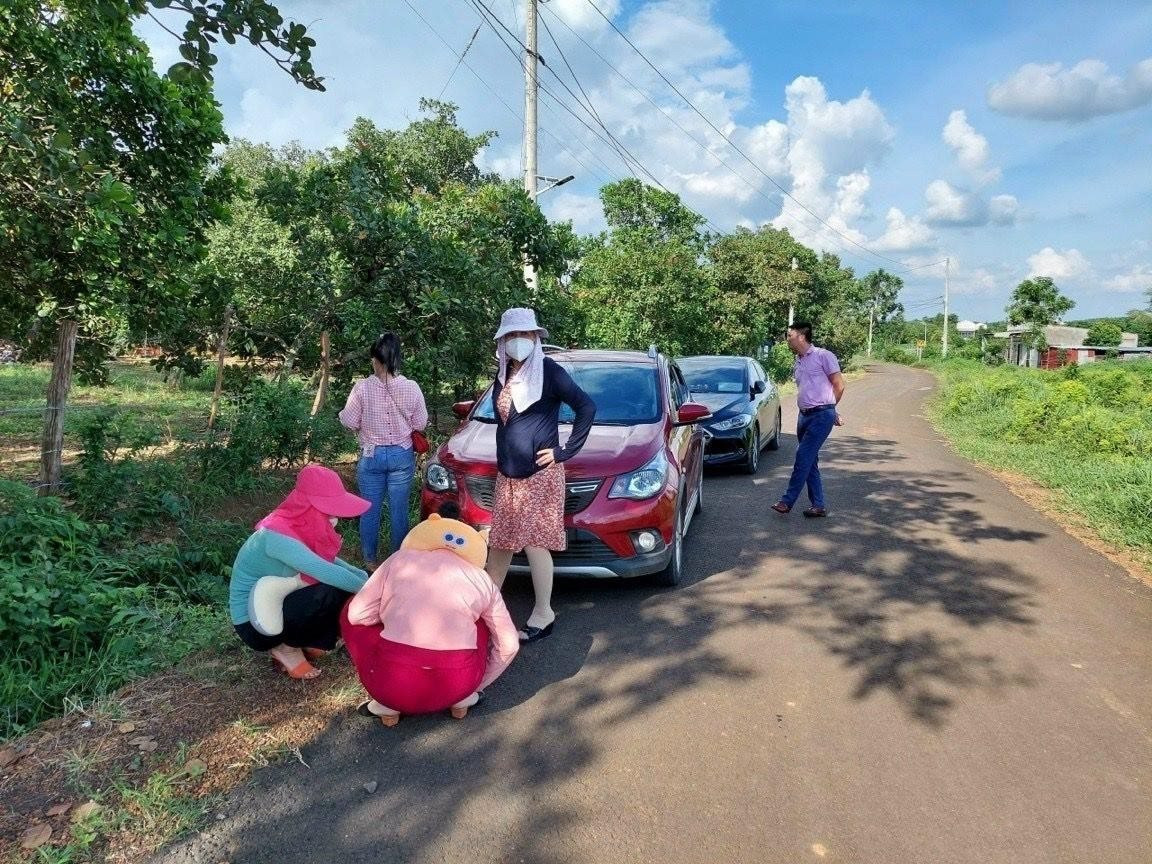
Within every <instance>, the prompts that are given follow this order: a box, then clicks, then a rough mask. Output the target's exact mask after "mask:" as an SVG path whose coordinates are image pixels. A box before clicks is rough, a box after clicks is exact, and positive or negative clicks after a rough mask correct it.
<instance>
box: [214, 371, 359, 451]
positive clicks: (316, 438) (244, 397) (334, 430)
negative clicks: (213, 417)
mask: <svg viewBox="0 0 1152 864" xmlns="http://www.w3.org/2000/svg"><path fill="white" fill-rule="evenodd" d="M312 399H313V397H312V394H311V393H310V392H309V391H308V389H307V386H306V385H305V384H304V382H302V381H299V380H294V379H287V380H282V381H273V382H267V381H264V380H261V379H254V380H253V381H252V385H251V387H250V389H249V390H248V391H247V392H245V393H243V394H241V395H240V397H239V399H238V401H237V413H236V424H235V426H234V427H233V428H232V434H231V436H230V438H229V441H228V450H229V451H230V452H231V453H232V454H233V456H234V457H235V458H236V460H237V462H238V464H239V465H243V466H245V467H246V468H247V470H250V471H251V470H255V469H257V468H259V467H260V466H261V465H262V464H264V463H271V464H272V465H274V466H279V467H284V466H291V465H297V464H299V463H301V462H303V461H304V457H305V454H306V453H307V452H308V451H309V448H311V453H312V456H313V458H316V459H319V460H325V459H330V458H331V457H332V456H334V455H336V454H338V453H341V452H344V451H346V450H347V449H348V444H349V441H350V440H351V439H350V438H349V436H348V434H347V433H346V432H345V430H344V428H343V427H342V426H341V425H340V422H339V420H338V419H337V417H336V415H335V413H334V412H332V411H324V412H320V413H319V414H317V415H316V416H315V417H312V416H311V412H312Z"/></svg>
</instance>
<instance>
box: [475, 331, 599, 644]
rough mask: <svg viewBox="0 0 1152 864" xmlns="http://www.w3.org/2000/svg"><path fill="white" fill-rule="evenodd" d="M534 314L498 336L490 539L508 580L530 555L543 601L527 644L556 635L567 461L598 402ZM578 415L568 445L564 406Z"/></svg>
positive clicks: (493, 558) (491, 564)
mask: <svg viewBox="0 0 1152 864" xmlns="http://www.w3.org/2000/svg"><path fill="white" fill-rule="evenodd" d="M547 335H548V331H547V330H545V329H544V328H543V327H541V326H540V325H539V324H537V323H536V313H535V312H534V311H533V310H531V309H509V310H507V311H506V312H505V313H504V315H503V317H502V318H501V319H500V327H499V329H498V330H497V331H496V336H495V339H496V358H497V362H498V370H497V372H496V381H495V383H494V384H493V386H492V402H493V404H494V405H495V406H496V465H497V469H498V473H497V475H496V491H495V501H494V503H493V508H492V532H491V534H490V535H489V537H488V566H487V570H488V575H489V576H491V577H492V580H493V581H494V582H495V583H496V584H497V585H502V584H503V583H504V577H505V575H507V573H508V565H509V564H510V563H511V561H512V556H513V555H514V554H515V553H516V552H519V551H520V550H521V549H523V550H524V554H525V556H526V557H527V558H528V565H529V567H530V568H531V570H532V590H533V592H534V593H535V597H536V602H535V605H534V606H533V608H532V614H531V615H529V616H528V621H527V623H526V625H525V626H524V627H523V628H522V629H521V630H520V641H521V642H535V641H536V640H537V639H543V638H544V637H545V636H548V635H550V634H551V633H552V625H553V622H554V621H555V619H556V613H555V612H554V611H553V610H552V579H553V569H552V552H554V551H555V552H561V551H563V550H564V549H566V548H567V539H566V537H565V534H564V493H565V488H564V463H565V462H566V461H567V460H569V459H571V458H572V457H573V456H575V455H576V454H577V453H579V452H580V448H581V447H583V446H584V442H585V440H587V438H588V432H589V430H591V428H592V420H593V419H594V418H595V416H596V405H595V404H594V403H593V402H592V399H591V398H590V397H589V396H588V394H587V393H585V392H584V391H583V390H581V389H580V387H579V386H577V384H576V382H575V381H573V380H572V378H571V376H570V375H569V374H568V373H567V372H566V371H565V370H564V368H563V367H562V366H560V364H559V363H557V362H556V361H555V360H553V359H551V358H550V357H546V356H544V348H543V346H542V345H541V343H540V339H541V337H547ZM561 405H567V406H569V407H570V408H571V409H572V411H573V413H574V415H575V416H574V418H573V420H572V434H571V435H569V436H568V440H567V441H566V442H565V444H564V446H563V447H561V446H560V424H559V420H560V406H561Z"/></svg>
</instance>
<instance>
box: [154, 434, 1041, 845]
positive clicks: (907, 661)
mask: <svg viewBox="0 0 1152 864" xmlns="http://www.w3.org/2000/svg"><path fill="white" fill-rule="evenodd" d="M793 447H794V440H793V439H791V438H785V440H784V445H783V446H782V448H781V450H780V451H779V453H776V454H773V456H772V458H771V459H769V460H767V462H768V464H767V465H766V466H765V467H764V468H763V469H762V471H761V473H760V474H759V475H758V476H755V477H747V476H743V475H736V474H727V473H718V474H716V475H711V476H710V477H709V479H708V481H707V482H708V483H709V484H710V487H711V488H710V490H709V495H708V502H709V504H708V506H707V507H706V509H705V512H704V513H703V514H702V515H701V516H700V517H699V518H698V519H697V520H696V521H695V522H694V524H693V526H692V530H691V532H690V535H689V542H688V544H687V546H686V570H687V574H688V578H687V579H686V582H685V584H684V585H683V586H681V587H680V588H678V589H674V590H662V589H657V588H653V587H651V586H648V585H644V584H640V583H601V582H596V583H582V582H577V583H568V584H562V585H561V586H560V587H559V589H558V592H557V595H556V604H557V608H558V613H559V618H558V623H557V630H556V634H555V635H554V636H552V637H550V638H549V639H546V640H543V641H541V642H539V643H536V644H533V645H530V646H526V647H525V648H524V650H523V651H522V653H521V656H520V657H519V658H518V659H517V661H516V662H515V663H514V665H513V667H512V668H511V669H510V670H509V672H508V673H507V674H506V676H505V677H504V678H502V679H501V680H500V681H498V682H497V683H496V684H495V685H494V687H493V688H492V690H491V693H490V699H489V701H488V702H487V703H486V704H484V705H482V706H480V707H479V708H477V709H475V710H474V711H473V712H472V713H471V714H470V715H469V717H468V718H466V719H465V720H464V721H460V722H454V721H451V720H449V719H447V717H446V716H444V715H435V716H430V717H411V718H404V719H403V720H402V721H401V723H400V725H399V726H397V727H395V728H394V729H391V730H384V729H382V728H380V727H379V726H377V725H374V724H371V723H369V722H368V721H365V720H363V719H361V718H356V717H354V716H352V715H351V714H349V715H348V716H345V717H341V718H337V719H335V720H334V721H333V723H332V725H331V726H330V727H329V729H328V730H327V731H326V732H325V733H324V734H323V735H322V736H321V738H320V739H319V740H317V741H316V742H315V743H314V744H313V745H312V746H311V747H309V748H307V749H306V751H305V752H304V754H303V756H304V760H305V761H306V762H307V763H308V764H309V766H310V767H308V768H305V767H303V766H302V765H300V764H297V763H295V762H287V763H283V764H280V765H276V766H272V767H271V768H269V769H266V770H265V771H262V772H260V774H259V775H258V779H257V781H256V782H255V783H253V784H251V785H250V786H249V787H247V788H246V789H244V790H241V791H240V792H238V793H237V794H236V795H234V796H233V798H232V799H231V800H230V801H229V802H228V803H227V804H226V805H225V808H224V811H225V814H226V818H225V819H223V820H222V821H221V822H220V823H219V824H218V825H216V826H213V828H212V830H210V831H208V832H206V833H205V834H203V835H201V836H200V837H197V838H193V839H191V840H189V841H186V842H185V843H183V844H180V845H178V846H176V847H174V848H172V849H170V850H168V852H167V853H166V854H165V855H163V856H162V857H161V859H160V860H163V861H165V862H177V861H197V862H200V861H204V862H209V861H219V860H234V861H237V862H245V864H256V862H274V861H275V862H283V864H290V862H296V861H300V862H304V861H313V860H317V854H316V850H317V849H322V850H323V853H324V854H323V855H322V856H320V857H323V858H327V859H330V860H339V861H341V862H342V864H352V862H358V861H365V862H367V861H372V862H376V864H380V862H393V861H395V862H415V861H433V860H436V861H440V860H443V861H456V860H466V859H468V856H469V850H465V849H462V848H461V847H460V846H459V839H458V837H459V836H462V835H461V833H460V832H472V834H471V835H470V836H472V837H473V838H474V841H475V844H476V848H477V849H479V848H484V849H486V850H490V849H491V848H493V847H499V848H500V849H502V850H503V852H502V854H501V855H500V856H499V860H508V861H528V862H531V861H541V860H546V859H547V858H548V855H549V850H550V849H551V850H553V851H554V848H555V847H554V843H555V838H556V837H557V836H559V835H561V834H563V833H564V832H565V830H566V829H567V828H568V826H570V825H571V824H573V823H575V822H577V821H578V820H580V819H581V818H583V817H582V815H581V806H580V803H579V802H568V803H561V801H562V799H561V798H560V796H555V795H550V794H548V793H549V791H550V785H551V784H554V783H556V782H557V781H558V779H570V778H574V777H579V776H580V775H581V774H582V773H585V772H588V771H591V770H594V769H595V768H596V766H597V763H598V761H599V760H600V758H601V750H602V748H601V746H600V744H599V743H598V734H597V731H598V730H599V729H602V728H609V727H612V726H615V725H617V724H630V723H643V722H645V721H646V720H648V719H649V718H651V719H652V721H653V722H654V724H655V723H657V722H658V719H659V713H660V711H661V710H662V709H664V708H665V707H666V706H668V705H669V704H670V703H671V702H673V701H674V700H676V699H679V698H685V697H687V698H691V697H692V695H693V694H694V693H695V692H697V691H698V690H699V689H700V687H701V685H706V684H712V685H714V684H715V683H716V682H724V683H725V684H726V686H731V687H732V688H741V687H749V686H752V685H754V683H755V680H756V679H757V678H758V677H760V675H761V668H760V663H759V662H758V658H757V657H756V656H755V655H749V654H744V653H741V652H734V651H733V650H732V647H731V641H730V640H731V638H733V637H735V638H740V637H741V636H742V634H746V635H747V636H748V638H752V637H753V636H755V638H757V639H765V638H768V639H771V638H772V634H778V638H779V639H780V640H789V641H794V640H796V639H797V638H803V639H805V640H811V642H812V643H813V644H815V645H817V646H820V647H821V648H822V649H823V650H824V652H826V654H827V655H828V656H830V657H832V658H834V659H835V660H836V661H838V665H839V667H840V668H841V669H842V670H843V671H844V673H845V674H844V675H843V676H841V677H840V678H834V679H830V680H829V681H827V682H822V683H823V684H824V686H825V687H831V688H835V687H839V686H842V687H843V695H844V696H845V698H848V699H852V700H861V701H862V700H867V699H872V698H876V697H879V696H885V697H887V698H888V699H890V700H891V701H892V703H893V704H894V706H895V707H896V708H897V709H898V710H899V711H900V712H902V713H903V714H904V716H906V717H907V718H908V719H909V720H910V721H911V722H913V723H916V724H922V725H924V726H926V727H929V728H933V729H942V728H944V727H945V726H946V725H947V723H948V721H949V717H950V714H951V713H952V712H953V710H954V709H955V706H956V704H957V702H958V700H959V698H960V697H961V695H962V694H963V693H965V692H966V691H981V692H988V693H996V692H1000V691H1003V690H1005V689H1007V688H1010V687H1019V686H1029V685H1030V684H1032V683H1033V680H1034V675H1033V674H1032V673H1031V672H1030V671H1029V670H1028V669H1026V668H1023V667H1021V666H1020V665H1019V661H1017V660H1015V659H1013V658H1011V657H1009V656H1006V652H1004V651H1000V652H999V653H998V649H997V646H998V645H1000V644H1001V643H1002V641H1003V639H1004V638H1005V636H1006V635H1018V634H1027V632H1028V631H1029V630H1030V628H1032V627H1033V626H1034V617H1033V616H1034V611H1035V608H1036V605H1037V600H1036V597H1035V594H1036V586H1035V585H1034V583H1033V580H1032V579H1031V578H1030V577H1029V576H1027V575H1026V574H1025V573H1023V572H1021V571H1020V570H1019V569H1017V568H1016V567H1014V566H1013V565H1012V564H1010V563H1006V560H1005V559H1004V556H1002V555H1001V556H999V557H998V556H997V554H996V552H997V551H998V550H1001V549H1002V547H1003V544H1010V545H1012V546H1015V545H1017V544H1018V545H1019V546H1020V547H1021V548H1027V546H1028V545H1029V544H1032V543H1034V542H1035V541H1036V540H1038V539H1039V538H1040V537H1042V536H1043V535H1042V534H1041V533H1039V532H1035V531H1021V530H1018V529H1015V528H1012V527H1010V526H1007V525H998V524H993V523H991V522H989V521H988V520H987V518H986V517H985V516H984V512H983V510H982V508H981V505H980V501H979V499H978V497H977V494H976V492H975V491H973V490H972V487H971V486H970V485H969V484H968V483H967V482H966V481H967V479H968V478H967V477H966V476H965V475H964V474H962V473H961V472H959V471H956V472H954V473H943V474H941V473H939V472H937V473H936V474H935V475H934V478H933V479H931V480H926V479H924V478H923V477H920V476H915V477H913V476H912V474H911V472H910V471H905V470H903V468H902V465H901V463H902V460H903V457H902V455H901V453H900V452H899V449H898V447H897V445H896V443H895V442H892V441H884V440H875V439H871V440H869V439H864V438H857V437H853V436H843V437H840V438H837V439H835V440H834V441H833V442H830V443H829V445H828V447H827V449H826V451H825V458H824V460H822V461H823V462H824V463H825V464H826V465H827V466H829V467H828V469H827V471H828V475H829V477H828V480H829V484H830V485H831V484H833V483H835V484H837V487H838V493H837V494H838V497H840V498H842V499H843V500H852V501H854V502H856V505H855V506H854V507H853V508H852V509H851V510H850V511H848V510H845V512H843V513H840V514H836V518H834V519H813V520H806V519H802V518H799V514H792V515H791V516H789V517H786V518H784V517H780V516H778V515H777V514H775V513H774V512H772V511H771V510H770V505H771V504H772V502H774V501H775V500H776V497H777V496H776V494H775V493H778V492H779V489H780V488H781V486H780V484H781V483H782V482H783V480H784V479H785V478H786V475H787V471H788V469H789V468H790V466H791V460H792V453H793ZM737 514H738V515H737ZM509 605H510V606H511V607H512V609H513V613H514V616H515V615H520V617H522V613H524V612H525V611H526V609H527V606H528V596H527V593H526V588H525V586H524V585H523V584H519V585H517V584H515V583H511V585H510V590H509ZM518 620H519V619H518ZM722 634H723V636H724V639H723V640H721V639H720V638H719V637H720V636H721V635H722ZM989 635H992V636H994V637H995V638H985V637H987V636H989ZM722 643H726V644H722ZM528 704H530V705H531V710H530V711H525V710H524V709H525V706H526V705H528ZM350 707H351V706H350ZM654 728H656V727H655V725H654ZM373 783H375V784H377V785H376V786H375V787H372V786H371V784H373ZM365 784H368V786H365ZM369 788H373V789H374V791H371V792H370V791H367V790H368V789H369ZM493 801H495V802H497V804H496V806H495V809H487V810H483V809H482V808H492V807H493ZM366 826H367V827H366Z"/></svg>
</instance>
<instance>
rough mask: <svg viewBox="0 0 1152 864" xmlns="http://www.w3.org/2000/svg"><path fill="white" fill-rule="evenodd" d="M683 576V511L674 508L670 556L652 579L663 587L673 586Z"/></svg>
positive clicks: (678, 582) (677, 583)
mask: <svg viewBox="0 0 1152 864" xmlns="http://www.w3.org/2000/svg"><path fill="white" fill-rule="evenodd" d="M683 577H684V513H683V511H682V510H681V509H680V507H679V505H677V508H676V527H675V528H673V529H672V557H671V558H669V559H668V566H667V567H665V568H664V569H663V570H661V571H660V572H659V573H656V574H654V575H653V576H652V581H653V582H655V583H656V584H657V585H663V586H664V587H665V588H675V587H676V586H677V585H679V584H680V580H681V579H682V578H683Z"/></svg>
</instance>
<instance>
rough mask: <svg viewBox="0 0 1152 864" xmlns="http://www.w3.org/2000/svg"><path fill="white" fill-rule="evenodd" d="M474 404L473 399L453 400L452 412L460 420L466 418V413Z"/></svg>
mask: <svg viewBox="0 0 1152 864" xmlns="http://www.w3.org/2000/svg"><path fill="white" fill-rule="evenodd" d="M475 404H476V400H475V399H468V400H467V401H464V402H454V403H453V404H452V413H453V414H455V415H456V416H457V417H458V418H460V419H461V420H467V419H468V414H469V412H470V411H471V410H472V407H473V406H474V405H475Z"/></svg>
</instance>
